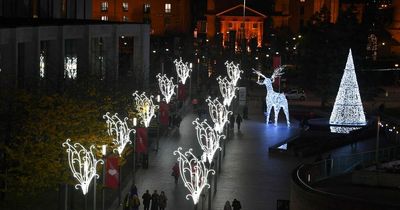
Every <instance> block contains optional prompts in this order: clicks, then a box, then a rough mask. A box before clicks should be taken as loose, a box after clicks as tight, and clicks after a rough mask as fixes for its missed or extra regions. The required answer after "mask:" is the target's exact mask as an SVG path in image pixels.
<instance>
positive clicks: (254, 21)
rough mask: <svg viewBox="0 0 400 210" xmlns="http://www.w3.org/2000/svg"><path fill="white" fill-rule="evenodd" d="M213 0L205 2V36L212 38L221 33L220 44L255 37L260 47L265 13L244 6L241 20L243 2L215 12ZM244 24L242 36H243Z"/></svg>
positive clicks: (236, 43) (238, 41)
mask: <svg viewBox="0 0 400 210" xmlns="http://www.w3.org/2000/svg"><path fill="white" fill-rule="evenodd" d="M214 4H215V3H214V2H213V1H208V4H207V14H206V16H207V29H206V33H207V38H209V39H214V37H215V35H216V34H217V33H221V34H222V39H223V42H222V44H223V45H224V46H226V45H227V44H228V43H233V42H234V43H235V46H237V45H238V43H240V40H241V39H243V38H245V39H246V40H247V41H248V40H250V39H252V38H255V39H257V46H258V47H261V45H262V42H263V32H264V21H265V19H266V18H267V16H266V15H264V14H262V13H260V12H258V11H256V10H254V9H252V8H250V7H248V6H246V7H245V9H246V10H245V11H246V12H245V18H244V20H243V7H244V5H243V4H239V5H236V6H234V7H231V8H228V9H226V10H223V11H220V12H218V13H216V11H215V6H214ZM243 24H244V37H243Z"/></svg>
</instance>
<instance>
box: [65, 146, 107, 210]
mask: <svg viewBox="0 0 400 210" xmlns="http://www.w3.org/2000/svg"><path fill="white" fill-rule="evenodd" d="M70 142H71V140H70V139H67V140H66V141H65V142H64V143H63V144H62V146H63V147H67V150H66V151H67V153H68V163H69V168H70V169H71V172H72V175H73V177H74V178H75V179H76V180H78V182H79V184H76V185H75V189H78V188H79V187H80V188H81V190H82V193H83V195H84V196H85V209H87V198H86V194H87V193H88V191H89V185H90V182H91V181H92V179H93V178H95V179H94V197H93V199H94V200H96V179H98V178H99V175H98V174H97V170H96V167H97V164H98V163H100V164H103V163H104V162H103V160H101V159H100V160H98V159H96V156H95V154H94V152H93V149H94V148H95V146H94V145H91V146H90V147H89V149H86V148H85V147H84V146H83V145H81V144H80V143H74V144H71V143H70ZM94 203H95V202H94ZM94 209H96V207H95V206H94Z"/></svg>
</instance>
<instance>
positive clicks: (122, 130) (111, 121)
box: [103, 112, 136, 204]
mask: <svg viewBox="0 0 400 210" xmlns="http://www.w3.org/2000/svg"><path fill="white" fill-rule="evenodd" d="M103 118H104V119H106V123H107V133H108V135H109V136H113V141H112V142H113V144H114V145H115V146H117V148H115V149H114V150H113V151H114V152H115V151H117V152H118V154H119V157H121V156H122V153H123V151H124V149H125V146H126V145H127V144H132V141H131V140H130V135H131V133H134V134H135V133H136V130H135V129H131V128H129V126H128V118H127V117H125V118H124V120H122V119H120V118H119V117H118V113H115V114H114V115H112V116H110V113H109V112H107V113H106V114H105V115H103ZM133 173H135V171H133ZM133 181H134V180H133ZM121 182H122V167H121V164H119V182H118V183H119V196H118V199H119V203H120V204H121V200H122V199H121V198H122V195H121V193H122V191H121V190H122V189H121Z"/></svg>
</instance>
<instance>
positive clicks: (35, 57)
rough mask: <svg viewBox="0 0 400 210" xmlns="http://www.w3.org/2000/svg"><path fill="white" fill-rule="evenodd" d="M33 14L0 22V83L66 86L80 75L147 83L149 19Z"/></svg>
mask: <svg viewBox="0 0 400 210" xmlns="http://www.w3.org/2000/svg"><path fill="white" fill-rule="evenodd" d="M33 20H34V21H35V20H36V21H38V22H36V23H35V24H34V25H35V26H33V24H31V23H29V24H26V23H20V22H19V23H15V25H10V26H7V27H2V28H0V69H1V71H0V87H1V88H25V89H31V88H35V87H38V86H45V87H46V88H48V89H52V90H62V89H63V86H64V85H65V84H66V83H68V82H73V81H74V80H79V79H85V80H90V81H94V80H98V81H103V82H105V83H106V84H108V85H109V86H114V85H115V84H116V81H122V80H123V79H129V80H130V82H131V84H135V85H137V86H140V87H146V86H147V85H148V74H149V50H150V49H149V48H150V35H149V34H150V27H149V25H148V24H130V23H121V24H115V23H114V24H108V23H105V22H102V21H83V22H82V21H81V22H77V21H66V22H59V21H52V22H46V23H41V22H40V21H39V20H38V19H33ZM4 21H10V20H4ZM25 22H26V21H25ZM24 24H26V25H24Z"/></svg>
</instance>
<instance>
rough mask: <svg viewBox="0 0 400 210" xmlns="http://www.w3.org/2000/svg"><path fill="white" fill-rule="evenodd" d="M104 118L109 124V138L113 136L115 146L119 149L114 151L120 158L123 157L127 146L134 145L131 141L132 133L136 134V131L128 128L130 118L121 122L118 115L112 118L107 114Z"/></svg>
mask: <svg viewBox="0 0 400 210" xmlns="http://www.w3.org/2000/svg"><path fill="white" fill-rule="evenodd" d="M103 118H104V119H105V120H106V123H107V133H108V135H109V136H113V141H112V142H113V144H114V145H115V146H116V147H117V148H115V149H114V150H113V151H114V152H115V151H117V152H118V154H119V156H120V157H121V155H122V152H123V151H124V149H125V146H126V145H127V144H132V141H131V140H130V135H131V133H133V134H135V133H136V130H135V129H131V128H129V126H128V118H127V117H125V118H124V120H121V119H120V118H119V117H118V113H115V114H114V115H112V116H110V113H109V112H107V113H106V114H105V115H103Z"/></svg>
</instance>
